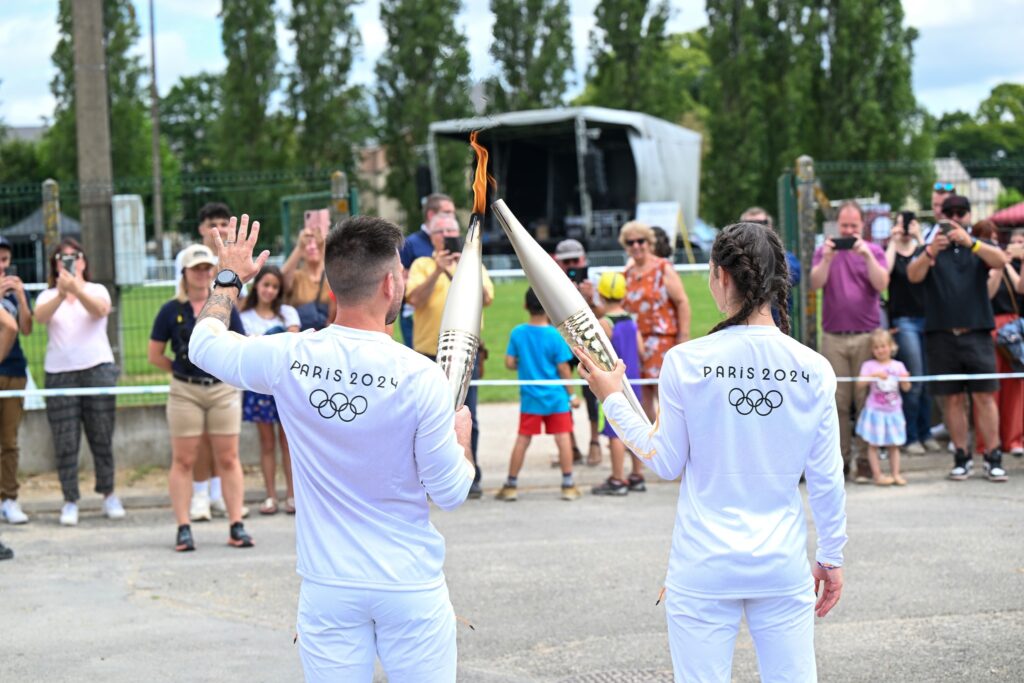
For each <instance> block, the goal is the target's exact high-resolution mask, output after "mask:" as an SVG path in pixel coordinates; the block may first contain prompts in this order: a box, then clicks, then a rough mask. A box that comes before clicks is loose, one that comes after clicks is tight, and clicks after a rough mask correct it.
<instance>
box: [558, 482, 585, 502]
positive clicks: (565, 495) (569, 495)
mask: <svg viewBox="0 0 1024 683" xmlns="http://www.w3.org/2000/svg"><path fill="white" fill-rule="evenodd" d="M580 495H582V494H580V490H579V489H578V488H576V485H575V484H571V485H569V486H563V487H562V500H576V499H577V498H579V497H580Z"/></svg>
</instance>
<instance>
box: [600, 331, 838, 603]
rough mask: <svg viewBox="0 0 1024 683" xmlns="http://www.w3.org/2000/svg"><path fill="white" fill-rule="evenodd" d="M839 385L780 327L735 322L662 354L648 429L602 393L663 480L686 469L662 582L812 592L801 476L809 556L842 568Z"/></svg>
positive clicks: (617, 399) (692, 590) (619, 398)
mask: <svg viewBox="0 0 1024 683" xmlns="http://www.w3.org/2000/svg"><path fill="white" fill-rule="evenodd" d="M835 389H836V376H835V373H834V372H833V371H832V368H831V366H830V365H829V363H828V361H826V360H825V358H824V357H822V356H821V355H819V354H817V353H815V352H814V351H812V350H811V349H809V348H807V347H806V346H803V345H802V344H800V343H799V342H797V341H795V340H793V339H791V338H790V337H788V336H786V335H784V334H782V333H781V332H780V331H779V330H778V328H776V327H768V326H742V325H741V326H735V327H730V328H727V329H725V330H722V331H720V332H717V333H715V334H711V335H708V336H706V337H702V338H700V339H696V340H694V341H691V342H688V343H686V344H683V345H681V346H677V347H675V348H673V349H672V350H671V351H669V352H668V354H666V356H665V363H664V365H663V366H662V369H661V381H660V403H661V409H660V414H659V419H658V421H657V422H656V424H655V427H654V429H653V430H652V429H651V428H650V427H647V426H646V425H644V423H643V422H642V421H641V420H640V419H639V417H637V416H636V414H635V413H633V412H632V410H631V409H630V408H629V405H628V403H627V402H626V399H625V397H624V396H623V395H622V394H621V393H616V394H612V395H611V396H609V397H608V398H607V399H606V400H605V402H604V409H605V414H606V415H607V418H608V420H609V421H610V422H611V424H612V426H613V427H614V428H615V430H616V431H617V432H618V433H619V434H620V435H622V438H623V441H624V442H625V443H626V445H627V446H628V447H629V448H630V449H631V450H632V451H633V452H634V453H635V454H637V455H638V456H640V457H641V458H642V459H643V462H644V464H646V465H647V466H649V467H650V468H651V469H653V470H654V471H655V472H656V473H657V474H658V475H659V476H661V477H663V478H666V479H675V478H676V477H679V476H680V475H682V484H681V486H680V492H679V505H678V508H677V515H676V523H675V531H674V533H673V537H672V551H671V555H670V559H669V568H668V575H667V578H666V586H667V587H669V588H670V589H672V590H675V591H678V592H681V593H688V594H692V595H695V596H701V597H718V598H756V597H765V596H779V595H790V594H795V593H798V592H800V591H804V590H807V588H808V587H809V586H810V583H811V576H810V564H809V562H808V558H807V522H806V520H805V518H804V508H803V502H802V500H801V494H800V485H799V482H800V475H801V474H803V473H806V478H807V493H808V498H809V501H810V507H811V512H812V514H813V515H814V521H815V525H816V527H817V536H818V547H817V553H816V556H817V557H816V559H817V561H819V562H823V563H829V564H833V565H837V566H839V565H842V563H843V546H844V545H845V544H846V510H845V508H846V492H845V490H844V482H843V459H842V456H841V455H840V451H839V422H838V416H837V413H836V405H835Z"/></svg>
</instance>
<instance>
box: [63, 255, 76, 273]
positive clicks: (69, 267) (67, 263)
mask: <svg viewBox="0 0 1024 683" xmlns="http://www.w3.org/2000/svg"><path fill="white" fill-rule="evenodd" d="M77 260H78V257H77V256H75V255H74V254H62V255H61V257H60V266H61V268H63V269H64V270H66V271H67V272H68V274H69V275H74V274H75V261H77Z"/></svg>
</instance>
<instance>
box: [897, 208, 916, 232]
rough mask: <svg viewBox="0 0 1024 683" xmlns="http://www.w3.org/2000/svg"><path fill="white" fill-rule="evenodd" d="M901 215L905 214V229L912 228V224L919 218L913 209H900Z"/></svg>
mask: <svg viewBox="0 0 1024 683" xmlns="http://www.w3.org/2000/svg"><path fill="white" fill-rule="evenodd" d="M900 215H901V216H903V231H904V232H906V231H907V230H910V224H911V222H913V221H916V220H917V214H915V213H914V212H913V211H900Z"/></svg>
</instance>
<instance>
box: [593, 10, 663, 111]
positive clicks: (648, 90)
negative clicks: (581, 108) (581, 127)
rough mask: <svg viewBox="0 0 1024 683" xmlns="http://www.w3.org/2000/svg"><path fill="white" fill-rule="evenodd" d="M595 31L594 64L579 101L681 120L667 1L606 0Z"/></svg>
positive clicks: (597, 19)
mask: <svg viewBox="0 0 1024 683" xmlns="http://www.w3.org/2000/svg"><path fill="white" fill-rule="evenodd" d="M594 19H595V24H594V28H593V30H591V32H590V55H591V65H590V69H589V71H588V74H587V88H586V89H585V90H584V92H583V94H582V95H581V96H580V97H579V98H577V100H576V101H577V103H579V104H596V105H601V106H604V107H612V108H615V109H632V110H635V111H642V112H645V113H647V114H651V115H653V116H658V117H661V118H664V119H670V120H675V119H677V118H678V116H679V115H680V114H681V112H679V111H677V109H676V107H675V106H674V105H673V99H674V98H673V96H671V95H670V96H669V97H666V92H667V89H666V88H665V84H666V83H667V82H668V81H670V80H671V77H670V72H671V64H670V60H669V39H668V35H667V34H666V32H665V30H666V24H667V23H668V19H669V4H668V2H667V1H666V0H653V1H652V0H600V2H598V4H597V7H596V9H595V10H594Z"/></svg>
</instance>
